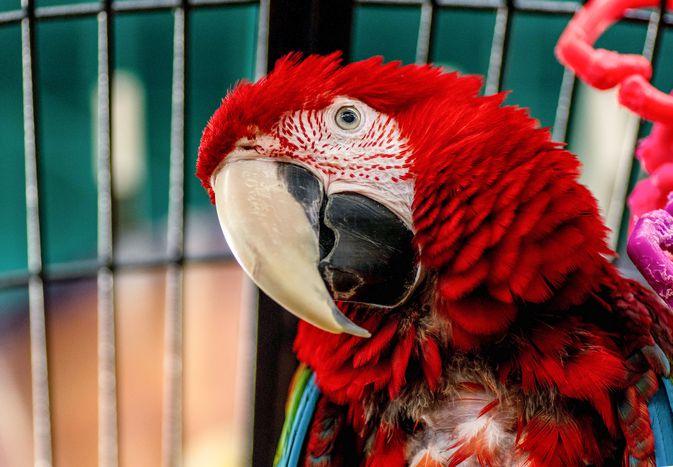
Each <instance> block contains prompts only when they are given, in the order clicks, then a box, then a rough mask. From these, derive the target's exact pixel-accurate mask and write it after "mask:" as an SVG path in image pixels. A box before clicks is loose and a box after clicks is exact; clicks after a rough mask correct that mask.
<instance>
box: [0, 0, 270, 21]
mask: <svg viewBox="0 0 673 467" xmlns="http://www.w3.org/2000/svg"><path fill="white" fill-rule="evenodd" d="M256 3H258V1H257V0H189V2H188V4H189V7H190V8H207V7H218V6H231V5H246V4H256ZM181 5H182V2H181V1H180V0H126V1H116V2H113V3H112V6H111V11H112V13H138V12H143V11H162V10H173V9H175V8H178V7H180V6H181ZM104 11H105V8H104V7H103V5H102V4H101V3H98V2H91V3H80V4H69V5H57V6H46V7H41V8H36V9H35V19H36V20H48V19H65V18H81V17H86V16H95V15H97V14H98V13H101V12H104ZM26 17H27V13H26V10H25V9H21V10H13V11H4V12H0V25H3V24H11V23H18V22H20V21H21V20H22V19H24V18H26Z"/></svg>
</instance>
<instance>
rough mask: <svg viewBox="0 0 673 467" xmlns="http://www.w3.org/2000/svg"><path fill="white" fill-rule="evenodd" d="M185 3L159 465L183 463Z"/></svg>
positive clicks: (176, 70) (178, 44)
mask: <svg viewBox="0 0 673 467" xmlns="http://www.w3.org/2000/svg"><path fill="white" fill-rule="evenodd" d="M186 6H187V2H186V1H184V2H183V4H182V7H180V8H176V9H175V13H174V18H175V19H174V29H173V90H172V97H171V101H172V102H171V157H170V161H171V162H170V181H169V185H170V188H169V195H168V231H167V247H168V257H169V258H170V259H171V263H170V264H169V265H168V269H167V271H166V313H165V317H164V394H163V421H162V450H161V465H162V466H164V467H177V466H180V465H182V463H183V460H182V448H183V363H184V360H183V358H184V352H183V350H184V348H183V327H184V322H183V310H184V306H183V305H184V269H183V262H184V256H185V190H184V185H185V98H186V60H187V27H188V20H187V14H188V10H187V9H186Z"/></svg>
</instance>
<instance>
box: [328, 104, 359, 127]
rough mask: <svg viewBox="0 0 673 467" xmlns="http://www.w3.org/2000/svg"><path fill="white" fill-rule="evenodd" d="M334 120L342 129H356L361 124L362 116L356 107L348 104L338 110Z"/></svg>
mask: <svg viewBox="0 0 673 467" xmlns="http://www.w3.org/2000/svg"><path fill="white" fill-rule="evenodd" d="M334 120H335V121H336V124H337V125H338V126H339V128H341V129H342V130H355V129H357V128H358V127H359V126H360V123H361V122H362V117H360V112H358V110H357V109H356V108H355V107H353V106H350V105H348V106H344V107H341V108H340V109H339V110H337V112H336V115H335V116H334Z"/></svg>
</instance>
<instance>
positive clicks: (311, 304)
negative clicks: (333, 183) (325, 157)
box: [212, 160, 370, 337]
mask: <svg viewBox="0 0 673 467" xmlns="http://www.w3.org/2000/svg"><path fill="white" fill-rule="evenodd" d="M212 186H213V190H214V192H215V204H216V207H217V214H218V217H219V220H220V225H221V226H222V231H223V232H224V236H225V238H226V240H227V243H228V244H229V247H230V248H231V250H232V252H233V254H234V256H235V257H236V259H237V260H238V262H239V263H240V265H241V266H242V267H243V269H244V270H245V271H246V273H247V274H248V275H249V276H250V278H251V279H252V280H253V281H254V282H255V284H257V286H258V287H259V288H260V289H261V290H263V291H264V292H265V293H266V294H267V295H269V296H270V297H271V298H272V299H273V300H275V301H276V302H277V303H278V304H280V305H281V306H283V307H284V308H286V309H287V310H288V311H290V312H291V313H293V314H295V315H296V316H298V317H299V318H301V319H303V320H305V321H307V322H309V323H311V324H313V325H314V326H317V327H319V328H321V329H323V330H325V331H329V332H333V333H343V332H345V333H348V334H352V335H355V336H360V337H370V334H369V332H368V331H367V330H366V329H363V328H361V327H359V326H357V325H356V324H355V323H353V322H352V321H350V320H349V319H348V318H347V317H346V316H345V315H344V314H343V313H341V311H339V309H338V308H337V307H336V305H335V304H334V301H333V300H332V297H331V296H330V293H329V292H328V290H327V287H326V286H325V283H324V282H323V278H322V277H321V275H320V271H319V267H318V265H319V263H320V244H319V232H320V210H321V206H322V204H323V197H324V195H323V190H322V186H321V184H320V182H319V181H318V179H317V178H316V177H315V176H313V175H311V174H310V173H309V172H308V171H307V170H305V169H303V168H301V167H298V166H295V165H292V164H287V163H280V162H276V161H270V160H238V161H233V162H230V163H227V164H225V165H224V166H222V168H220V169H219V171H218V172H216V173H215V175H214V177H213V180H212Z"/></svg>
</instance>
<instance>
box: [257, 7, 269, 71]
mask: <svg viewBox="0 0 673 467" xmlns="http://www.w3.org/2000/svg"><path fill="white" fill-rule="evenodd" d="M270 3H271V1H270V0H260V2H259V12H258V13H257V51H256V53H255V80H258V79H259V78H261V77H262V76H264V75H265V74H266V72H267V68H268V55H269V8H270Z"/></svg>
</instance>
